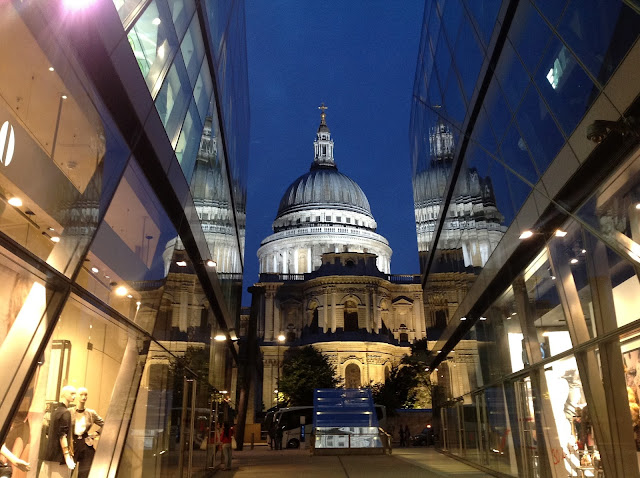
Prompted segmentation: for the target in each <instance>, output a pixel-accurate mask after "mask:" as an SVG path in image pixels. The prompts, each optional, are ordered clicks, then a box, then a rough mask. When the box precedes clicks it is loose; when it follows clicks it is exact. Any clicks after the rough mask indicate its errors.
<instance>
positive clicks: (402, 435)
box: [400, 425, 405, 447]
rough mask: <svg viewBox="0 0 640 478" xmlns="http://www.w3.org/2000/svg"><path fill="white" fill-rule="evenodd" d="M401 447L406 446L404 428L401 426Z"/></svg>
mask: <svg viewBox="0 0 640 478" xmlns="http://www.w3.org/2000/svg"><path fill="white" fill-rule="evenodd" d="M400 446H401V447H402V446H405V444H404V428H402V425H400Z"/></svg>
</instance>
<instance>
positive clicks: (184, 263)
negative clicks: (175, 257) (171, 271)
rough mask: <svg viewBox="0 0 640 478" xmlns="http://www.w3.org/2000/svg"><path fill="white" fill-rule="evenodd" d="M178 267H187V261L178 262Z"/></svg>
mask: <svg viewBox="0 0 640 478" xmlns="http://www.w3.org/2000/svg"><path fill="white" fill-rule="evenodd" d="M176 265H177V266H180V267H187V261H176Z"/></svg>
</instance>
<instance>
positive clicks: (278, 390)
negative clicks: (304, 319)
mask: <svg viewBox="0 0 640 478" xmlns="http://www.w3.org/2000/svg"><path fill="white" fill-rule="evenodd" d="M284 339H285V336H284V334H283V333H280V335H278V388H277V389H276V407H277V406H278V403H280V397H279V396H278V395H279V393H280V344H281V343H284Z"/></svg>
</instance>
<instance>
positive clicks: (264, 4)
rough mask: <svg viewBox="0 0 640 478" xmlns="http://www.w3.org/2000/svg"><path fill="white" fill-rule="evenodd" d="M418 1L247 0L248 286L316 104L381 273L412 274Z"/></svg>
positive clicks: (299, 160)
mask: <svg viewBox="0 0 640 478" xmlns="http://www.w3.org/2000/svg"><path fill="white" fill-rule="evenodd" d="M423 9H424V0H402V1H399V2H389V1H388V0H349V1H345V0H335V1H334V0H331V1H311V0H302V1H301V0H286V1H284V0H275V1H263V0H248V1H247V2H246V22H247V50H248V64H249V94H250V100H251V147H250V160H249V179H248V198H247V241H246V247H245V274H244V286H243V287H244V294H243V301H242V303H243V305H249V304H250V302H251V299H250V295H249V294H248V293H247V292H246V288H247V287H248V286H250V285H251V284H253V283H255V282H257V279H258V260H257V256H256V251H257V250H258V247H260V241H261V240H262V239H263V238H265V237H266V236H267V235H269V234H271V223H272V222H273V220H274V219H275V215H276V212H277V209H278V204H279V202H280V199H281V197H282V195H283V194H284V191H285V190H286V188H287V186H289V184H291V183H292V182H293V181H294V180H295V179H296V178H297V177H299V176H300V175H302V174H304V173H306V172H307V171H308V170H309V166H310V164H311V162H312V161H313V140H314V139H315V133H316V130H317V128H318V124H319V122H320V111H319V110H318V108H317V107H318V106H319V105H320V103H322V102H325V103H326V105H327V106H328V107H329V109H328V110H327V124H328V125H329V128H330V129H331V135H332V138H333V140H334V142H335V160H336V164H337V166H338V169H339V170H340V171H341V172H343V173H345V174H347V175H348V176H350V177H351V178H352V179H354V180H355V181H356V182H357V183H358V184H359V185H360V187H361V188H362V189H363V191H364V192H365V194H366V195H367V198H368V199H369V203H370V204H371V210H372V212H373V216H374V217H375V219H376V221H377V222H378V232H379V233H380V234H382V235H383V236H384V237H386V238H387V239H388V240H389V243H390V245H391V248H392V249H393V255H392V257H391V272H392V273H395V274H409V273H411V274H417V273H419V263H418V253H417V243H416V233H415V222H414V213H413V195H412V191H411V171H410V161H409V139H408V126H409V112H410V104H411V102H410V100H411V93H412V86H413V77H414V73H415V68H416V61H417V53H418V40H419V38H420V27H421V21H422V15H423Z"/></svg>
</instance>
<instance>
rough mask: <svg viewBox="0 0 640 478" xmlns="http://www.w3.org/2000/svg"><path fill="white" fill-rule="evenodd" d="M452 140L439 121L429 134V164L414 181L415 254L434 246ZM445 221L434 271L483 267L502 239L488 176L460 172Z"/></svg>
mask: <svg viewBox="0 0 640 478" xmlns="http://www.w3.org/2000/svg"><path fill="white" fill-rule="evenodd" d="M454 153H455V142H454V138H453V134H452V133H451V130H450V129H449V128H448V127H447V126H446V125H445V124H444V123H442V122H438V124H437V125H436V126H434V127H432V128H431V129H430V131H429V154H430V163H429V166H428V169H426V170H425V171H423V172H421V173H419V174H417V175H416V177H415V178H414V183H413V190H414V201H415V214H416V228H417V233H418V249H419V251H420V255H421V256H425V255H426V253H427V252H428V251H429V250H430V249H432V248H434V244H433V239H434V232H435V230H436V226H437V222H438V220H439V217H440V214H441V213H442V211H441V210H440V208H441V205H442V203H443V201H444V196H445V192H446V188H447V183H448V181H449V179H450V176H451V172H452V164H453V157H454ZM460 175H461V176H462V178H464V179H459V180H458V182H457V186H456V189H455V190H454V197H453V198H452V199H451V205H450V206H449V210H448V211H447V212H446V214H447V216H448V218H447V220H446V222H445V224H444V227H443V229H442V233H441V235H440V238H439V242H438V249H439V250H440V251H441V252H442V254H441V256H440V258H441V262H440V263H439V264H436V267H437V270H435V271H434V270H433V269H432V272H447V271H460V270H468V271H469V270H472V269H467V268H476V267H483V266H484V265H485V264H486V262H487V260H488V259H489V256H490V255H491V253H492V252H493V250H494V249H495V248H496V246H497V244H498V242H500V239H501V238H502V236H503V235H504V233H505V231H506V227H505V226H504V225H502V223H503V216H502V214H501V213H500V211H498V208H497V207H496V200H495V196H494V193H493V186H492V184H491V178H490V177H481V176H480V175H479V174H478V171H477V170H476V169H475V168H465V167H464V166H463V170H462V171H461V172H460Z"/></svg>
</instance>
